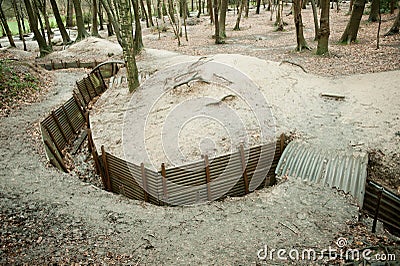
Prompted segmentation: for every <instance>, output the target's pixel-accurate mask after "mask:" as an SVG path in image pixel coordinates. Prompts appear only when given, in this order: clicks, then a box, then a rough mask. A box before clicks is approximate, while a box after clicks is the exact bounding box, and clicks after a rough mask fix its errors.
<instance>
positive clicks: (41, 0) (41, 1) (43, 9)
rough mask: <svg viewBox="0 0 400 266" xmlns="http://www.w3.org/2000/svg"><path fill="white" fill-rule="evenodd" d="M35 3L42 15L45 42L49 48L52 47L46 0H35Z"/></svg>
mask: <svg viewBox="0 0 400 266" xmlns="http://www.w3.org/2000/svg"><path fill="white" fill-rule="evenodd" d="M37 2H38V4H39V6H38V7H39V10H40V12H41V13H42V15H43V18H44V24H45V27H46V32H47V42H48V44H49V46H52V43H51V35H52V34H53V32H52V31H51V28H50V22H49V16H48V15H47V10H46V0H37Z"/></svg>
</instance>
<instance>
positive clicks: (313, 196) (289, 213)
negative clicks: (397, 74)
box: [0, 70, 357, 265]
mask: <svg viewBox="0 0 400 266" xmlns="http://www.w3.org/2000/svg"><path fill="white" fill-rule="evenodd" d="M55 77H56V79H57V80H58V85H57V86H56V87H55V88H54V90H53V91H50V92H49V94H48V95H47V98H46V99H44V100H43V101H42V102H40V103H35V104H32V105H31V106H26V107H23V108H22V110H20V111H14V112H12V113H11V115H10V116H9V117H7V118H2V119H1V120H0V126H1V128H2V131H1V134H0V142H1V145H0V154H1V163H0V167H1V172H0V191H1V193H0V208H1V220H2V222H3V226H2V227H1V229H0V237H1V241H2V246H1V248H0V251H1V256H0V257H1V263H7V262H8V263H18V262H19V263H22V262H26V263H28V264H31V265H34V264H43V263H50V262H64V263H67V264H70V263H71V262H72V261H81V262H84V263H90V262H106V263H107V262H108V263H111V262H115V261H119V262H125V263H130V264H135V263H137V262H139V264H165V265H172V264H174V265H176V264H179V263H181V264H213V263H215V264H219V265H220V264H237V263H240V264H249V263H255V262H256V261H257V257H256V256H257V250H259V249H260V248H262V247H263V246H264V244H268V245H269V246H271V247H274V248H275V247H281V246H285V247H287V248H290V247H292V246H294V245H295V246H299V247H318V248H325V247H327V246H328V245H330V244H331V243H332V241H334V240H335V237H336V235H335V234H336V232H337V231H338V230H342V229H344V228H345V227H346V225H345V223H346V221H348V220H353V219H354V218H355V216H356V214H357V208H356V207H355V206H353V205H352V204H349V201H348V200H347V199H346V198H345V197H343V196H338V194H339V193H337V192H335V191H333V190H326V189H325V188H321V187H319V186H309V185H307V184H303V183H301V182H298V181H289V182H286V183H283V184H281V185H279V186H277V187H274V188H270V189H268V190H263V191H260V192H257V193H254V194H252V195H249V196H248V197H246V198H242V199H237V200H227V201H225V202H215V203H211V204H209V205H201V206H195V207H186V208H165V207H156V206H152V205H148V204H143V203H140V202H136V201H132V200H128V199H125V198H123V197H120V196H116V195H112V194H110V193H106V192H105V191H102V190H99V189H97V188H94V187H93V186H91V185H90V184H87V183H83V182H81V181H80V180H79V179H78V178H77V177H76V176H75V174H73V173H72V174H63V173H60V172H59V171H57V170H56V169H54V168H53V167H50V168H48V167H46V166H45V163H44V157H43V153H41V155H38V154H36V153H35V152H34V151H32V145H33V141H32V139H31V136H29V135H28V134H26V131H27V130H28V129H30V128H31V127H32V126H34V125H35V124H34V125H33V124H32V122H31V121H34V123H37V122H39V121H40V120H41V119H42V118H43V117H44V116H45V115H46V114H47V113H48V112H49V110H51V108H52V107H55V106H57V105H58V104H60V103H62V102H63V101H64V100H66V99H67V98H68V97H69V96H70V93H71V90H72V88H73V86H74V82H75V80H76V79H78V78H80V77H81V71H80V70H79V71H76V72H66V73H62V72H57V73H56V74H55ZM279 222H281V223H284V224H285V225H286V226H289V227H290V228H295V229H294V230H295V232H292V231H290V230H289V229H287V228H286V227H285V226H283V225H282V224H280V223H279ZM306 264H308V263H306Z"/></svg>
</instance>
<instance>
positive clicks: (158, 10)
mask: <svg viewBox="0 0 400 266" xmlns="http://www.w3.org/2000/svg"><path fill="white" fill-rule="evenodd" d="M161 5H162V3H161V0H157V18H158V19H161V16H162V11H161Z"/></svg>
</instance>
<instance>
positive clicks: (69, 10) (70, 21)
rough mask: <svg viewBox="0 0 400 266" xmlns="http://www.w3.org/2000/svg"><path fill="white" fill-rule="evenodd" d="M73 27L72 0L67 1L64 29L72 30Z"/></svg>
mask: <svg viewBox="0 0 400 266" xmlns="http://www.w3.org/2000/svg"><path fill="white" fill-rule="evenodd" d="M73 26H74V4H73V3H72V0H67V18H66V27H67V28H72V27H73Z"/></svg>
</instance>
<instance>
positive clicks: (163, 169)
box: [161, 163, 168, 199]
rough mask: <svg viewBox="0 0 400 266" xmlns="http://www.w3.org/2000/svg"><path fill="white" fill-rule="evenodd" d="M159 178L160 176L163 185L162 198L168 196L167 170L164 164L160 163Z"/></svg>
mask: <svg viewBox="0 0 400 266" xmlns="http://www.w3.org/2000/svg"><path fill="white" fill-rule="evenodd" d="M161 178H162V186H163V194H164V199H167V198H168V191H167V172H166V171H165V164H164V163H162V164H161Z"/></svg>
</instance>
